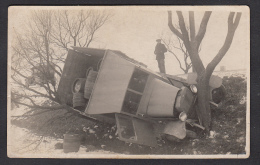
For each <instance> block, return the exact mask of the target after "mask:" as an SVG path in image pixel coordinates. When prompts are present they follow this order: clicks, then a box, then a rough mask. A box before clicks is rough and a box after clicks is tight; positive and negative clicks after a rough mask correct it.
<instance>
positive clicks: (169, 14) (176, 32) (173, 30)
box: [168, 11, 183, 40]
mask: <svg viewBox="0 0 260 165" xmlns="http://www.w3.org/2000/svg"><path fill="white" fill-rule="evenodd" d="M168 26H169V28H170V30H171V31H172V32H173V33H174V34H175V35H176V36H177V37H179V38H180V39H182V40H183V36H182V34H181V33H180V32H179V31H178V30H177V29H176V28H175V27H174V26H173V24H172V12H171V11H168Z"/></svg>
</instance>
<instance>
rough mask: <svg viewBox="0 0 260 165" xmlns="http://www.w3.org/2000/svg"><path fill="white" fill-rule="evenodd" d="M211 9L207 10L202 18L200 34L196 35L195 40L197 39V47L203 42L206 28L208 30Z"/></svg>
mask: <svg viewBox="0 0 260 165" xmlns="http://www.w3.org/2000/svg"><path fill="white" fill-rule="evenodd" d="M211 13H212V12H211V11H206V12H205V13H204V16H203V18H202V21H201V23H200V28H199V31H198V34H197V35H196V38H195V41H196V49H198V48H199V46H200V44H201V41H202V39H203V38H204V35H205V33H206V30H207V25H208V21H209V18H210V15H211Z"/></svg>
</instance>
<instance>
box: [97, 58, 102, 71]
mask: <svg viewBox="0 0 260 165" xmlns="http://www.w3.org/2000/svg"><path fill="white" fill-rule="evenodd" d="M101 63H102V59H100V60H99V61H98V63H97V71H99V69H100V66H101Z"/></svg>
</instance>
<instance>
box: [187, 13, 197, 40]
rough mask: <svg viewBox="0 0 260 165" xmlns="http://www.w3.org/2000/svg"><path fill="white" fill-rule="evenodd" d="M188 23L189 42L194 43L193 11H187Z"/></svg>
mask: <svg viewBox="0 0 260 165" xmlns="http://www.w3.org/2000/svg"><path fill="white" fill-rule="evenodd" d="M189 21H190V40H191V41H194V39H195V31H196V30H195V20H194V11H189Z"/></svg>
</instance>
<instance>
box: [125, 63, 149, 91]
mask: <svg viewBox="0 0 260 165" xmlns="http://www.w3.org/2000/svg"><path fill="white" fill-rule="evenodd" d="M147 78H148V74H147V73H145V72H144V71H142V70H139V69H136V68H135V70H134V73H133V75H132V77H131V80H130V83H129V86H128V88H130V89H132V90H135V91H138V92H141V93H143V91H144V87H145V84H146V81H147Z"/></svg>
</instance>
